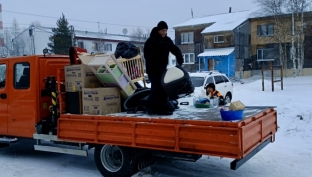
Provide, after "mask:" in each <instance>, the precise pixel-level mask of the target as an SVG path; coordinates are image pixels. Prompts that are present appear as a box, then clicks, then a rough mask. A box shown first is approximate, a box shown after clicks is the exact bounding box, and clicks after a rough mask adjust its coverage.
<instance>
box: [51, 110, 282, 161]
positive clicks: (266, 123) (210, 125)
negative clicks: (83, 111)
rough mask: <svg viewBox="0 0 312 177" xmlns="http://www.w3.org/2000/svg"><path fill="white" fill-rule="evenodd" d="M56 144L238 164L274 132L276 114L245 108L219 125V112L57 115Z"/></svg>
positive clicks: (272, 136)
mask: <svg viewBox="0 0 312 177" xmlns="http://www.w3.org/2000/svg"><path fill="white" fill-rule="evenodd" d="M58 125H59V127H58V133H57V135H58V139H60V140H68V141H77V142H86V143H94V144H112V145H119V146H128V147H135V148H143V149H154V150H163V151H172V152H180V153H188V154H201V155H212V156H219V157H228V158H235V159H241V158H243V157H245V156H246V155H248V154H249V153H250V152H251V151H252V150H254V149H255V148H256V147H258V146H259V145H260V144H262V143H263V142H265V141H266V140H268V139H270V138H271V141H273V140H274V134H275V132H276V131H277V114H276V110H274V109H273V108H268V107H250V108H248V107H247V108H246V110H245V115H244V119H243V120H240V121H233V122H231V121H222V120H221V117H220V113H219V111H218V109H195V108H188V109H183V108H181V109H180V110H177V111H176V112H174V114H173V115H172V116H156V115H155V116H154V115H147V114H144V113H137V114H127V113H115V114H109V115H103V116H98V115H74V114H61V116H60V118H59V120H58Z"/></svg>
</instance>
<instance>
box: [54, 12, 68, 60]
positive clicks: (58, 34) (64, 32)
mask: <svg viewBox="0 0 312 177" xmlns="http://www.w3.org/2000/svg"><path fill="white" fill-rule="evenodd" d="M56 25H57V27H56V28H52V32H53V33H54V35H52V36H50V38H49V40H50V41H51V42H50V43H48V47H49V48H50V49H49V51H50V52H52V53H55V54H62V55H68V49H69V47H71V46H72V40H71V30H70V27H69V23H68V21H67V19H66V18H65V16H64V14H63V13H62V17H61V18H60V19H59V20H57V23H56Z"/></svg>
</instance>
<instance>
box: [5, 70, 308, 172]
mask: <svg viewBox="0 0 312 177" xmlns="http://www.w3.org/2000/svg"><path fill="white" fill-rule="evenodd" d="M259 79H260V78H259V77H252V78H250V79H248V80H245V84H239V83H234V98H233V101H235V100H241V101H242V102H243V103H244V104H245V105H248V106H252V105H260V106H261V105H270V106H277V111H278V125H279V127H280V128H279V130H278V132H277V134H276V141H275V142H274V143H271V144H269V145H268V146H267V147H265V148H264V149H263V150H262V151H260V152H259V153H258V154H257V155H255V156H254V157H253V158H252V159H250V160H249V161H248V162H247V163H245V164H244V165H243V166H242V167H240V168H239V169H238V170H236V171H231V170H230V169H229V163H230V162H231V160H232V159H225V158H223V159H220V158H217V157H209V158H208V157H207V156H204V157H202V158H201V159H200V160H198V161H197V162H196V163H194V162H181V161H167V160H162V161H158V162H157V163H156V164H154V165H153V166H152V167H151V169H152V171H151V173H150V174H147V175H143V176H144V177H150V176H153V177H173V176H179V177H184V176H185V177H207V176H218V177H240V176H246V177H247V176H248V177H260V176H261V177H263V176H268V177H282V176H285V177H308V176H311V174H312V168H311V167H312V99H311V98H312V97H311V95H312V77H311V76H305V77H297V78H285V80H284V90H283V91H282V90H281V89H280V86H279V84H280V83H276V84H275V91H274V92H272V91H271V85H270V82H269V81H265V91H264V92H263V91H261V80H259ZM300 117H302V120H301V119H300ZM33 143H34V142H33V141H32V140H23V141H21V142H20V143H19V144H13V145H11V146H10V148H3V149H0V177H13V176H19V177H39V176H45V177H52V176H53V177H54V176H58V177H72V176H73V177H85V176H88V177H99V176H101V175H100V173H99V172H98V171H97V169H96V167H95V164H94V162H93V151H90V154H89V155H90V156H89V157H78V156H72V155H63V154H55V153H48V152H39V151H34V150H33Z"/></svg>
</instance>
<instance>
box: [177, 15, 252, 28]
mask: <svg viewBox="0 0 312 177" xmlns="http://www.w3.org/2000/svg"><path fill="white" fill-rule="evenodd" d="M253 11H254V10H248V11H239V12H232V13H223V14H216V15H209V16H204V17H196V18H191V19H189V20H187V21H185V22H183V23H181V24H178V25H175V26H174V28H178V27H187V26H197V25H204V24H211V23H213V24H212V25H210V26H209V27H207V28H206V29H205V30H204V31H203V32H202V33H211V32H218V31H229V30H233V29H234V28H236V27H237V26H239V25H240V24H241V23H243V22H244V21H246V20H247V19H248V18H250V17H251V13H252V12H253Z"/></svg>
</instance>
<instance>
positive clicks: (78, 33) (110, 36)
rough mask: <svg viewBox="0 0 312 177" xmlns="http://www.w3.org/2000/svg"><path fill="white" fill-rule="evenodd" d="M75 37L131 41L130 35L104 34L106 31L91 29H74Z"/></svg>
mask: <svg viewBox="0 0 312 177" xmlns="http://www.w3.org/2000/svg"><path fill="white" fill-rule="evenodd" d="M75 34H76V37H84V38H101V39H107V40H116V41H133V39H131V37H130V36H124V35H117V34H106V33H98V32H91V31H82V30H75Z"/></svg>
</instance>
